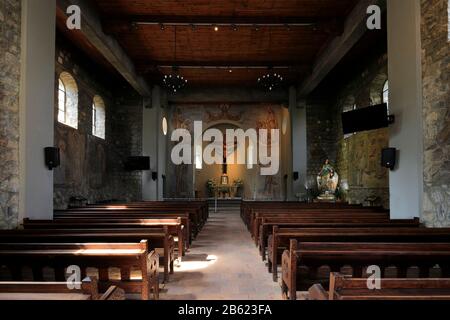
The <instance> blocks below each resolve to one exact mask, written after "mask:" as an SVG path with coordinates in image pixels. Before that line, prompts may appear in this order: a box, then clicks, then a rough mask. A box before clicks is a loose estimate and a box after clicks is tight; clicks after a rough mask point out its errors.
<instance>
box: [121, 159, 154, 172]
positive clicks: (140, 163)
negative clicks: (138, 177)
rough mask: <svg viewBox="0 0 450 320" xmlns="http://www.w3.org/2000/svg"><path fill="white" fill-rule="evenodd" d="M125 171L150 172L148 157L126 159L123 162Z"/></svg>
mask: <svg viewBox="0 0 450 320" xmlns="http://www.w3.org/2000/svg"><path fill="white" fill-rule="evenodd" d="M125 170H127V171H146V170H150V157H142V156H138V157H128V159H127V161H126V162H125Z"/></svg>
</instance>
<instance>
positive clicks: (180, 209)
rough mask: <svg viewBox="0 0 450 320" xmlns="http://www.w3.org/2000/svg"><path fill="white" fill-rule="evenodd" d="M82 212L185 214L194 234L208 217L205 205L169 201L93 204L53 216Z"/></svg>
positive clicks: (57, 211)
mask: <svg viewBox="0 0 450 320" xmlns="http://www.w3.org/2000/svg"><path fill="white" fill-rule="evenodd" d="M83 212H127V213H143V212H147V213H149V214H150V213H157V214H173V213H175V214H181V213H184V214H187V215H188V216H189V218H190V220H191V225H192V227H193V228H192V231H193V232H194V235H197V234H198V232H200V230H201V228H202V227H203V225H204V224H205V223H206V221H207V218H208V209H207V206H206V207H205V206H199V205H195V206H192V205H190V204H189V203H187V204H182V203H178V204H172V203H171V202H163V201H156V202H143V203H124V204H110V205H94V206H86V207H80V208H71V209H67V210H55V216H59V215H61V216H62V215H64V214H67V213H71V214H80V213H83Z"/></svg>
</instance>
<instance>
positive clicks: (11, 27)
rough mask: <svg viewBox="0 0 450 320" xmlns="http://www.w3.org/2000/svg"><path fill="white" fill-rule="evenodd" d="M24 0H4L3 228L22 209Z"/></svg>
mask: <svg viewBox="0 0 450 320" xmlns="http://www.w3.org/2000/svg"><path fill="white" fill-rule="evenodd" d="M20 3H21V2H20V1H17V0H2V1H1V2H0V229H11V228H14V227H16V226H17V220H18V211H19V87H20V24H21V8H20Z"/></svg>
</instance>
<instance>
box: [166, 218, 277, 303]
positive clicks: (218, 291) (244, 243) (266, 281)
mask: <svg viewBox="0 0 450 320" xmlns="http://www.w3.org/2000/svg"><path fill="white" fill-rule="evenodd" d="M160 298H161V299H174V300H177V299H180V300H181V299H187V300H205V299H211V300H226V299H242V300H254V299H261V300H271V299H281V289H280V286H279V285H278V283H275V282H273V281H272V276H271V275H270V274H269V273H268V271H267V267H266V266H265V264H264V262H263V261H262V260H261V257H260V256H259V254H258V250H257V248H256V247H255V245H254V243H253V241H252V239H251V236H250V234H249V233H248V231H247V229H246V228H245V225H244V223H243V222H242V220H241V218H240V216H239V212H238V210H233V211H226V212H219V213H211V214H210V218H209V220H208V223H207V224H206V225H205V226H204V228H203V230H202V231H201V233H200V234H199V235H198V236H197V238H196V239H195V241H194V243H193V244H192V247H191V249H190V251H189V252H188V253H187V254H186V256H185V257H184V259H183V261H182V263H181V265H180V266H178V267H176V268H175V274H174V275H172V276H171V277H170V281H169V283H167V284H166V285H165V286H164V288H163V290H162V292H161V296H160Z"/></svg>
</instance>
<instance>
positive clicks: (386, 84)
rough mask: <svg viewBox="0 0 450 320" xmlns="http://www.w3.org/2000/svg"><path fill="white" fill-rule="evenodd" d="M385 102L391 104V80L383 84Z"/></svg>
mask: <svg viewBox="0 0 450 320" xmlns="http://www.w3.org/2000/svg"><path fill="white" fill-rule="evenodd" d="M383 103H386V104H387V105H389V81H388V80H386V82H385V83H384V86H383Z"/></svg>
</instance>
